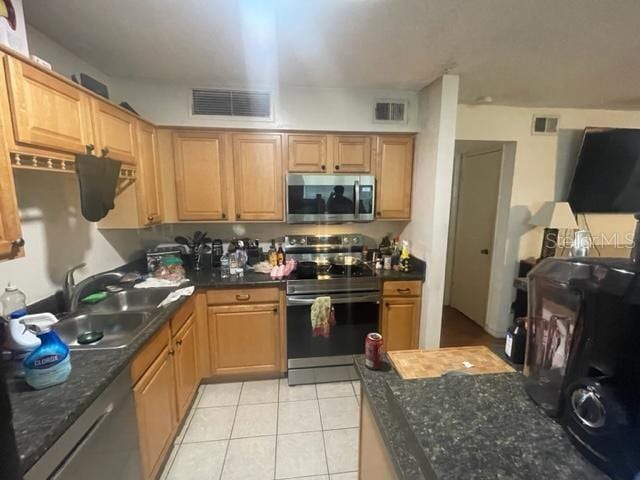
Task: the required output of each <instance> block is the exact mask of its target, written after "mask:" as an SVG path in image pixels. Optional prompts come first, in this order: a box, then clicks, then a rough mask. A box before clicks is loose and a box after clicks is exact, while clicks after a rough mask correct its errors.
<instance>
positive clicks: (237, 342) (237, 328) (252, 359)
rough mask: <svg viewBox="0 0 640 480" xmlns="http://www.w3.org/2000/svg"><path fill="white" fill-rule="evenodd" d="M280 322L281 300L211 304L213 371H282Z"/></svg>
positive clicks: (223, 372)
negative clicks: (272, 302)
mask: <svg viewBox="0 0 640 480" xmlns="http://www.w3.org/2000/svg"><path fill="white" fill-rule="evenodd" d="M280 325H281V322H280V309H279V307H278V304H277V303H274V304H265V305H233V306H220V307H209V345H210V348H211V350H212V351H211V361H212V363H211V370H212V372H213V373H214V374H215V375H223V374H237V373H253V372H279V371H280V362H281V359H280V337H281V335H282V332H281V328H280Z"/></svg>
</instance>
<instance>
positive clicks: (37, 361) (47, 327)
mask: <svg viewBox="0 0 640 480" xmlns="http://www.w3.org/2000/svg"><path fill="white" fill-rule="evenodd" d="M20 322H21V323H23V324H24V325H25V327H26V328H27V329H28V330H29V331H31V332H33V333H35V334H36V336H37V337H38V338H39V339H40V342H41V343H40V346H39V347H38V348H36V349H35V350H34V351H33V352H31V353H30V354H29V355H28V356H27V357H26V358H25V359H24V361H23V362H22V364H23V366H24V379H25V381H26V382H27V383H28V384H29V385H30V386H31V387H32V388H35V389H36V390H40V389H43V388H47V387H51V386H53V385H58V384H59V383H63V382H64V381H66V380H67V378H69V375H70V374H71V356H70V352H69V347H67V346H66V345H65V344H64V342H63V341H62V340H60V337H58V335H57V334H56V332H54V331H53V330H52V329H51V327H52V326H53V325H54V324H55V323H57V322H58V320H57V319H56V317H54V316H53V315H52V314H50V313H38V314H35V315H25V316H24V317H22V318H20Z"/></svg>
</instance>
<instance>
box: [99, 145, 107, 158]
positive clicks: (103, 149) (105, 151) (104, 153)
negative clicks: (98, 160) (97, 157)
mask: <svg viewBox="0 0 640 480" xmlns="http://www.w3.org/2000/svg"><path fill="white" fill-rule="evenodd" d="M100 151H101V152H102V156H103V157H106V156H107V155H109V149H108V148H107V147H102V149H101V150H100Z"/></svg>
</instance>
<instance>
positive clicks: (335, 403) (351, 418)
mask: <svg viewBox="0 0 640 480" xmlns="http://www.w3.org/2000/svg"><path fill="white" fill-rule="evenodd" d="M318 401H319V402H320V418H321V419H322V429H323V430H335V429H337V428H353V427H357V426H358V425H359V423H360V407H359V406H358V402H357V400H356V397H355V396H352V397H344V398H321V399H320V400H318Z"/></svg>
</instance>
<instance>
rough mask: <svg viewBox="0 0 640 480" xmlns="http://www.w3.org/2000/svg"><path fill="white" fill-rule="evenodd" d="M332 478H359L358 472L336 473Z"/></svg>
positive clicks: (349, 479) (350, 479)
mask: <svg viewBox="0 0 640 480" xmlns="http://www.w3.org/2000/svg"><path fill="white" fill-rule="evenodd" d="M331 480H358V472H347V473H336V474H335V475H331Z"/></svg>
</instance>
